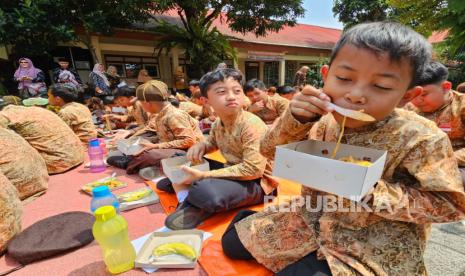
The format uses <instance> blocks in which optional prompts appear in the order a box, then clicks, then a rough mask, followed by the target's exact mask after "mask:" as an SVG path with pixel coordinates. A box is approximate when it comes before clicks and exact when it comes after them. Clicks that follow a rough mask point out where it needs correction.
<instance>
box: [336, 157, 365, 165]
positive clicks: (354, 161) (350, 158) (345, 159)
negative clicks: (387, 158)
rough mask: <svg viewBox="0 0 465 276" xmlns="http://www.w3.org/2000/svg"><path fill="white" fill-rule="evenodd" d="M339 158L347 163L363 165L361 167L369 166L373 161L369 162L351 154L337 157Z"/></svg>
mask: <svg viewBox="0 0 465 276" xmlns="http://www.w3.org/2000/svg"><path fill="white" fill-rule="evenodd" d="M339 160H340V161H344V162H348V163H353V164H356V165H359V166H363V167H370V166H371V165H373V163H371V162H370V161H365V160H360V159H356V158H354V157H352V156H345V157H341V158H339Z"/></svg>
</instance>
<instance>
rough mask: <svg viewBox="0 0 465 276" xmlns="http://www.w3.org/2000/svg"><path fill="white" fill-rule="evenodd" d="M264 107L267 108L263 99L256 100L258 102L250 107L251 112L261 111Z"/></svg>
mask: <svg viewBox="0 0 465 276" xmlns="http://www.w3.org/2000/svg"><path fill="white" fill-rule="evenodd" d="M263 108H265V103H263V101H259V102H256V103H254V104H252V105H251V106H250V107H249V112H252V113H254V112H259V111H260V110H262V109H263Z"/></svg>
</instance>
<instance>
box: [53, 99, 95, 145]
mask: <svg viewBox="0 0 465 276" xmlns="http://www.w3.org/2000/svg"><path fill="white" fill-rule="evenodd" d="M57 114H58V116H60V118H61V119H63V121H65V123H66V124H67V125H68V126H69V127H70V128H71V129H72V130H73V131H74V133H75V134H76V135H77V136H78V137H79V139H80V140H81V142H82V143H83V145H84V146H85V147H87V143H89V141H90V140H92V139H95V138H97V129H95V125H94V123H93V121H92V114H91V113H90V110H89V109H88V108H87V107H86V106H85V105H82V104H80V103H75V102H71V103H67V104H65V105H63V106H62V107H61V108H60V111H58V113H57Z"/></svg>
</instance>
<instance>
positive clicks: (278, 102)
mask: <svg viewBox="0 0 465 276" xmlns="http://www.w3.org/2000/svg"><path fill="white" fill-rule="evenodd" d="M288 106H289V101H288V100H287V99H285V98H283V97H270V96H268V99H267V100H266V102H265V106H264V107H263V108H262V109H261V110H259V111H256V112H253V111H251V112H253V113H254V114H255V115H257V116H258V117H260V118H261V119H262V120H263V121H264V122H265V124H267V125H271V124H272V123H273V122H274V121H275V120H276V119H277V118H278V117H279V116H281V114H283V113H284V111H286V109H287V107H288ZM252 107H253V105H251V106H249V108H248V110H249V111H250V110H251V108H252Z"/></svg>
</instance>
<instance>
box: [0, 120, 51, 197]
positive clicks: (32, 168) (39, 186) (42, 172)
mask: <svg viewBox="0 0 465 276" xmlns="http://www.w3.org/2000/svg"><path fill="white" fill-rule="evenodd" d="M0 148H1V149H2V150H1V153H2V154H1V155H0V173H3V174H4V175H5V176H6V177H7V178H8V179H9V180H10V181H11V183H12V184H13V186H14V187H15V188H16V189H17V190H18V195H19V198H20V199H21V200H24V199H26V198H27V197H30V196H33V195H35V194H37V193H40V192H42V191H45V190H46V189H47V187H48V179H49V177H48V173H47V166H46V165H45V161H44V159H43V158H42V156H40V154H39V153H38V152H37V151H36V150H35V149H34V148H33V147H31V145H29V144H28V142H27V141H26V140H24V138H23V137H21V136H19V135H18V134H16V133H15V132H14V131H12V130H9V129H7V128H2V127H0Z"/></svg>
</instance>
